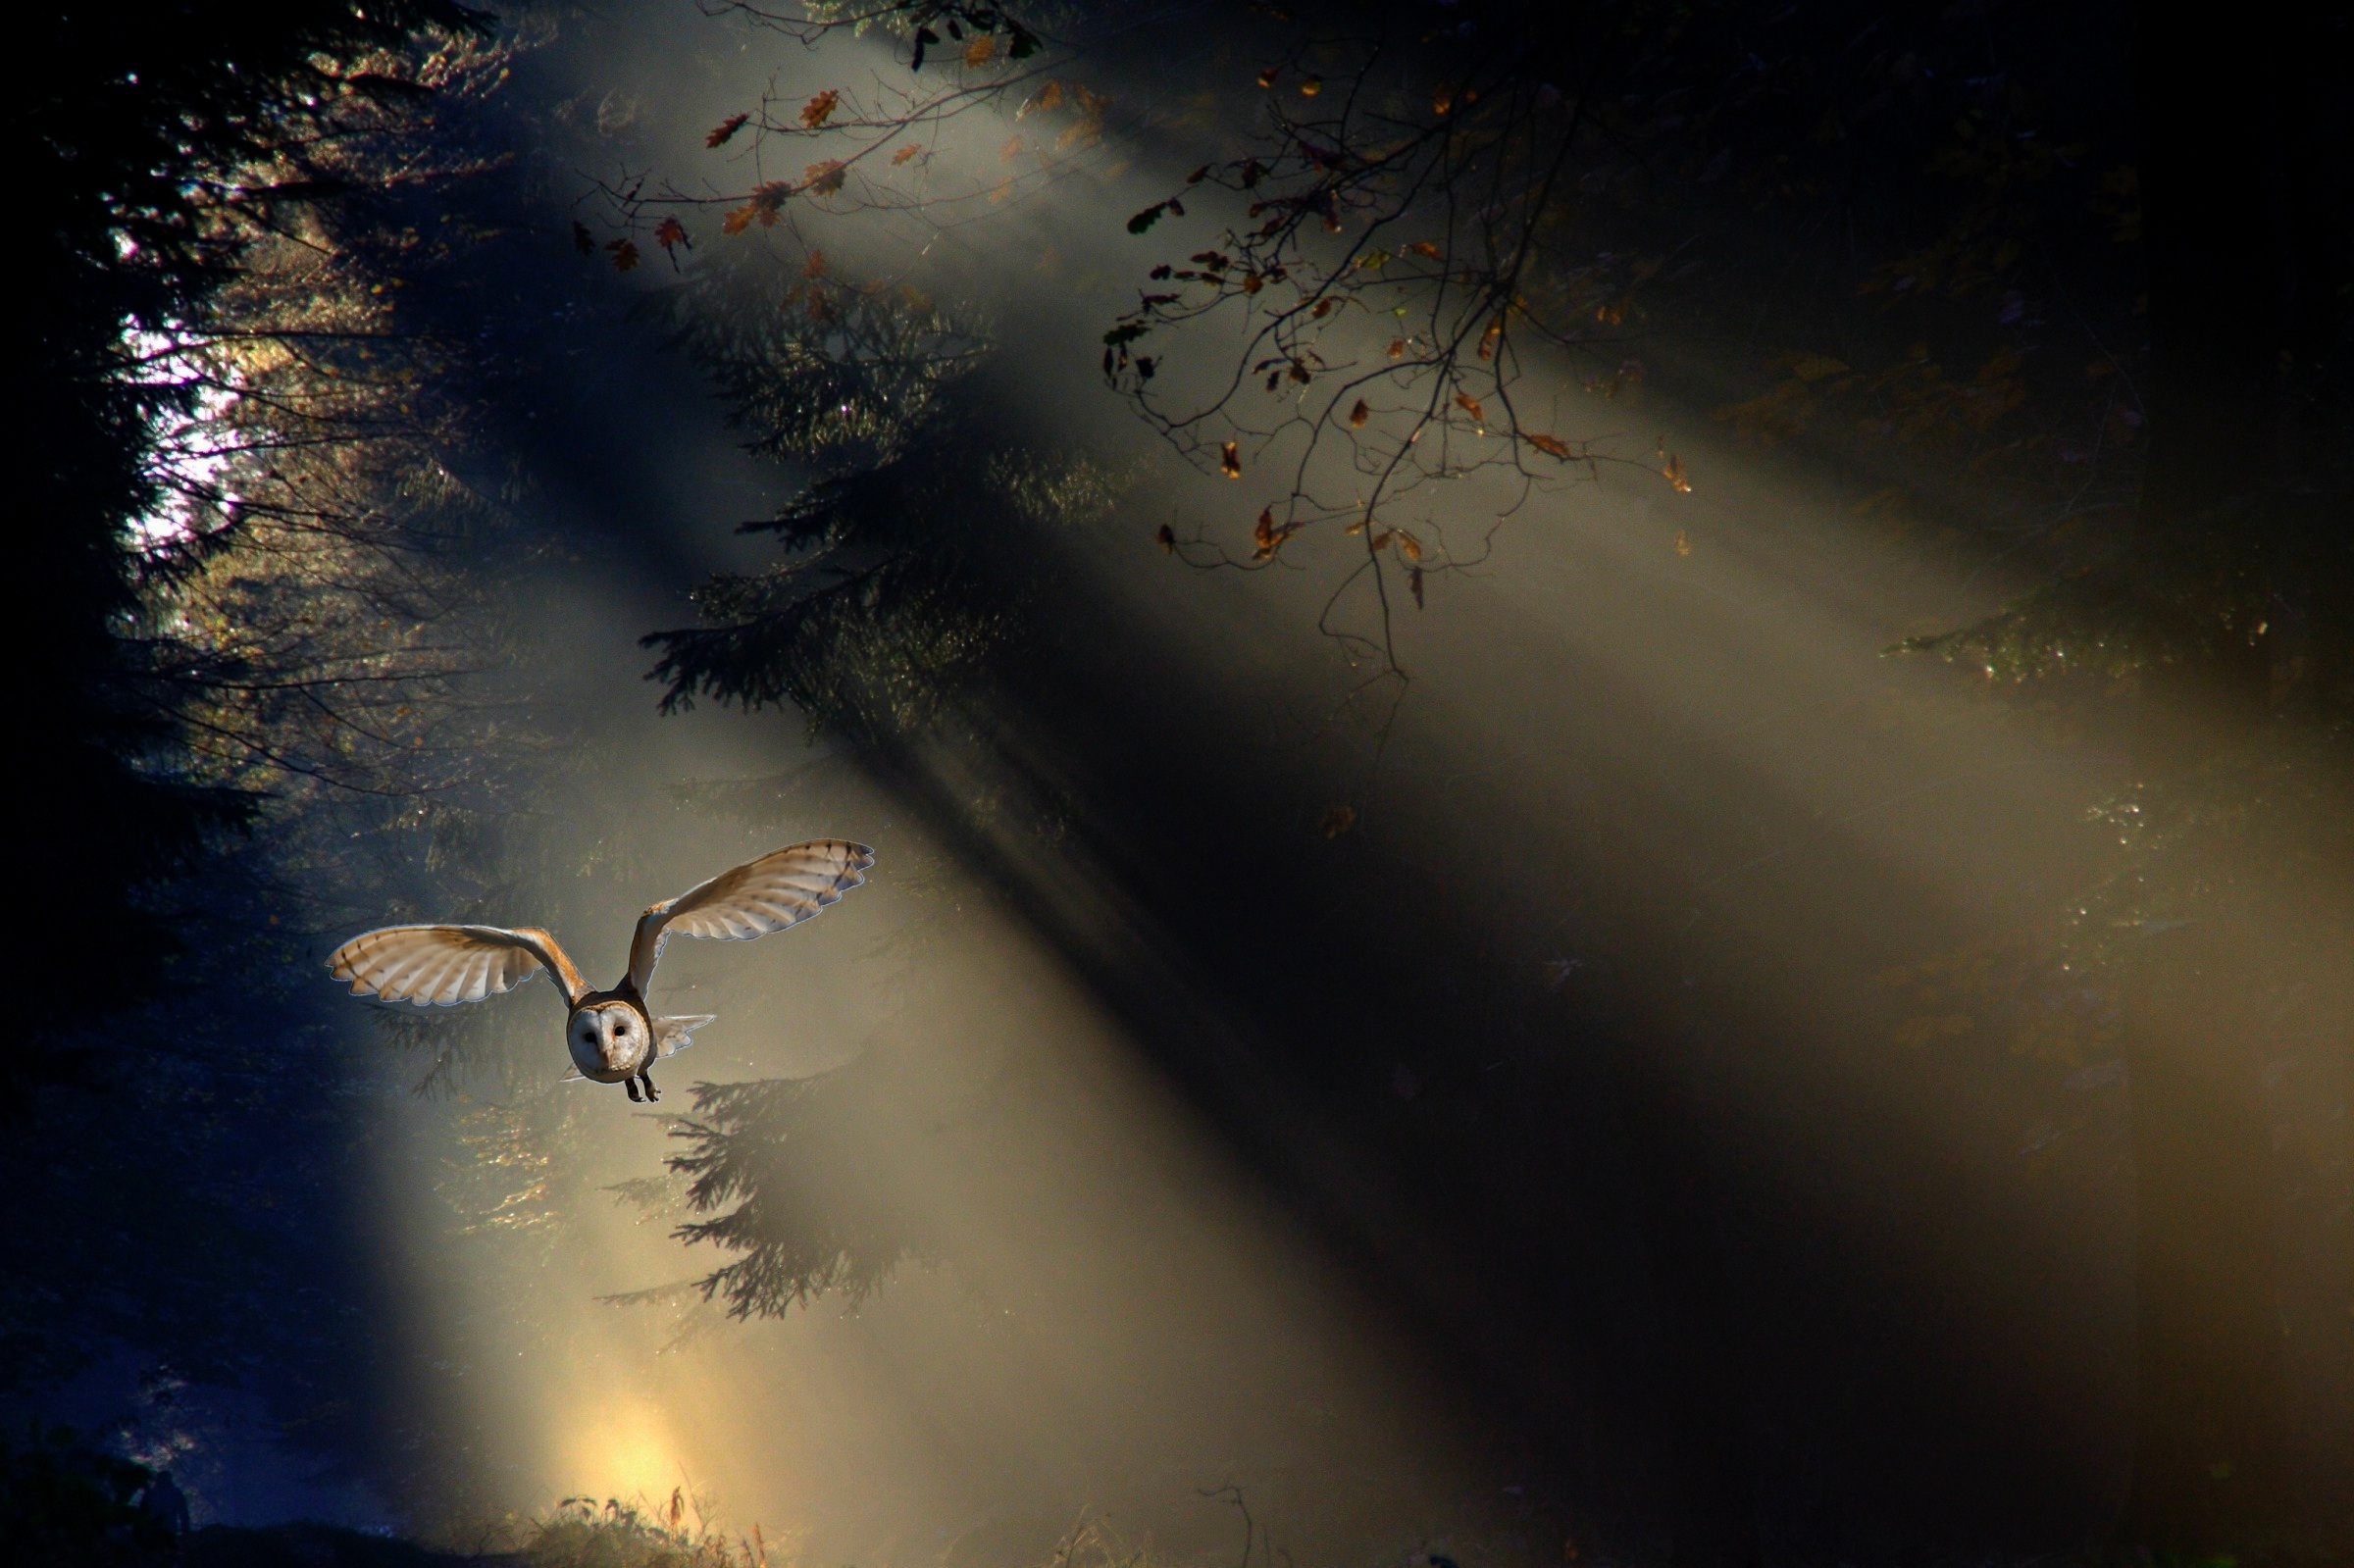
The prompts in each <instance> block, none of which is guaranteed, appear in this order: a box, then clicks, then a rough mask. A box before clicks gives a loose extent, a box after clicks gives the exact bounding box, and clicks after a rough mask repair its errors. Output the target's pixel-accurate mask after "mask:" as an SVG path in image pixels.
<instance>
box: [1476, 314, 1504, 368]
mask: <svg viewBox="0 0 2354 1568" xmlns="http://www.w3.org/2000/svg"><path fill="white" fill-rule="evenodd" d="M1503 335H1504V318H1503V317H1501V316H1499V317H1497V318H1496V319H1495V320H1494V321H1492V322H1490V323H1488V329H1487V330H1486V331H1484V332H1482V333H1480V334H1479V357H1480V358H1481V359H1494V358H1495V357H1496V340H1497V339H1498V338H1500V337H1502V336H1503Z"/></svg>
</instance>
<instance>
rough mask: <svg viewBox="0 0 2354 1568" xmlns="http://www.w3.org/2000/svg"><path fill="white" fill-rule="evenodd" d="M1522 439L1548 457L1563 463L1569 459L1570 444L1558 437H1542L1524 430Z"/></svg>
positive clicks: (1534, 432)
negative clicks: (1560, 460)
mask: <svg viewBox="0 0 2354 1568" xmlns="http://www.w3.org/2000/svg"><path fill="white" fill-rule="evenodd" d="M1520 438H1521V439H1522V440H1524V441H1526V442H1527V443H1528V444H1529V445H1531V446H1533V447H1535V448H1536V449H1537V450H1538V451H1540V452H1542V453H1544V454H1545V455H1546V456H1547V457H1558V458H1561V459H1562V460H1563V461H1566V460H1567V459H1568V456H1569V443H1568V442H1567V441H1564V440H1562V439H1561V437H1560V436H1558V435H1542V434H1539V433H1537V432H1536V431H1533V430H1523V431H1521V433H1520Z"/></svg>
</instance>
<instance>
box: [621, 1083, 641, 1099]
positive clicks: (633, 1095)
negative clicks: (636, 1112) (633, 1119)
mask: <svg viewBox="0 0 2354 1568" xmlns="http://www.w3.org/2000/svg"><path fill="white" fill-rule="evenodd" d="M621 1087H623V1088H626V1089H628V1090H629V1091H630V1099H631V1101H632V1103H635V1102H636V1101H637V1099H638V1098H639V1095H638V1080H636V1079H634V1078H625V1079H623V1080H622V1081H621Z"/></svg>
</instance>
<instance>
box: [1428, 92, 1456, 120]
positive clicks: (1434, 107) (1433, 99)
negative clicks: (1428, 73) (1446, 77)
mask: <svg viewBox="0 0 2354 1568" xmlns="http://www.w3.org/2000/svg"><path fill="white" fill-rule="evenodd" d="M1454 108H1455V89H1454V88H1453V87H1441V88H1439V90H1438V91H1436V92H1434V93H1432V94H1431V95H1430V112H1431V113H1432V114H1434V115H1445V114H1447V113H1448V112H1449V111H1451V110H1453V109H1454Z"/></svg>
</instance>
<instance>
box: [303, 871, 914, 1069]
mask: <svg viewBox="0 0 2354 1568" xmlns="http://www.w3.org/2000/svg"><path fill="white" fill-rule="evenodd" d="M874 863H875V852H874V851H873V850H872V849H869V848H868V847H867V846H866V845H864V844H854V843H851V842H849V841H848V840H847V839H843V838H819V839H815V840H813V841H811V842H809V843H805V844H794V845H793V846H792V847H791V848H788V849H779V850H776V851H774V852H772V853H770V854H765V855H762V856H761V857H760V858H759V859H757V860H751V861H746V862H745V863H744V864H742V865H741V866H738V867H737V868H736V869H735V870H733V871H724V872H722V873H720V874H719V875H718V876H716V877H714V878H712V879H711V880H710V881H709V882H706V883H702V884H700V885H697V886H694V887H691V888H689V889H688V890H687V891H686V892H683V893H681V894H679V896H678V897H676V898H670V899H665V900H664V901H663V902H661V903H658V904H655V905H654V906H652V907H651V908H649V909H648V910H646V912H645V913H644V914H642V915H640V916H639V917H638V932H637V935H636V936H634V937H633V938H632V939H631V941H630V969H629V973H628V974H626V975H624V976H623V977H622V978H621V981H620V984H618V985H616V986H613V987H612V988H611V989H609V990H591V989H589V987H588V982H586V981H584V980H583V979H582V978H581V972H580V970H579V969H577V968H576V967H574V965H573V962H572V960H571V959H570V958H567V957H566V956H565V955H564V949H563V948H562V947H560V946H558V945H557V944H556V939H555V937H553V936H549V935H548V934H547V933H546V932H544V931H541V930H540V929H539V928H538V927H537V926H518V927H516V928H514V929H513V930H508V929H507V928H505V927H500V926H386V927H384V928H383V929H382V930H379V931H371V932H366V933H364V934H362V935H360V936H354V937H353V938H352V939H351V940H349V941H347V942H345V943H344V944H343V945H342V946H340V947H338V948H336V949H335V951H334V953H333V956H332V957H330V958H329V960H328V971H329V973H330V974H332V975H333V977H334V978H335V979H337V980H340V981H348V982H349V983H350V985H351V989H352V994H353V995H355V996H380V997H382V998H384V1000H385V1001H388V1002H409V1003H412V1004H413V1005H415V1006H418V1007H454V1006H456V1005H457V1004H458V1003H460V1002H479V1001H481V1000H482V999H483V998H484V997H486V996H495V995H497V994H498V993H499V992H501V991H504V990H510V989H512V988H513V987H515V986H519V985H521V984H522V983H523V982H525V981H527V980H529V979H531V978H532V976H534V975H535V974H537V973H538V972H539V971H540V970H541V969H545V970H546V971H547V972H548V974H549V975H550V976H552V977H553V978H554V980H555V983H556V984H557V985H558V986H562V987H563V990H564V1004H565V1006H566V1007H568V1008H570V1009H571V1016H570V1017H569V1018H567V1019H566V1020H565V1024H564V1044H565V1048H566V1050H567V1051H568V1052H569V1053H570V1054H571V1056H572V1061H573V1066H574V1068H575V1070H576V1072H575V1076H577V1077H581V1078H587V1079H590V1080H593V1081H594V1082H596V1083H599V1084H622V1085H626V1086H628V1087H629V1091H630V1098H632V1099H638V1098H639V1097H640V1094H639V1087H640V1085H643V1086H644V1090H645V1092H644V1096H643V1097H644V1098H646V1099H648V1100H652V1099H659V1098H660V1097H661V1096H660V1095H659V1094H658V1093H656V1092H655V1089H654V1080H653V1076H652V1073H651V1071H650V1069H651V1068H652V1066H653V1064H654V1063H655V1062H656V1061H657V1060H659V1059H660V1058H662V1057H665V1056H672V1055H676V1054H677V1053H678V1052H680V1051H682V1050H684V1049H686V1048H687V1046H688V1044H689V1043H690V1042H691V1036H692V1035H693V1033H694V1031H695V1030H697V1029H700V1028H701V1027H702V1026H703V1025H705V1024H708V1023H710V1022H711V1018H712V1015H710V1014H707V1013H705V1014H694V1015H691V1016H685V1017H675V1018H656V1017H655V1016H654V1015H653V1014H652V1012H651V1011H649V1010H648V1009H647V1007H646V1005H645V994H646V988H647V986H650V985H651V984H652V982H653V978H654V965H655V963H656V962H658V961H659V960H660V959H661V957H662V944H663V943H664V942H666V941H668V940H669V939H670V934H671V933H672V932H674V931H676V932H681V933H684V934H685V935H687V936H702V937H707V938H710V939H712V940H715V941H743V940H747V939H749V938H751V937H753V936H766V935H768V933H770V932H772V931H783V930H785V929H786V928H787V927H788V926H797V925H799V924H800V923H801V922H802V921H804V920H807V919H808V918H809V917H810V916H812V915H814V914H816V913H817V912H818V911H819V910H821V909H823V908H825V907H826V906H827V905H828V904H831V903H834V902H836V901H837V900H839V899H840V898H841V897H842V895H843V894H844V893H845V892H847V891H848V890H849V889H851V888H852V887H855V886H857V885H859V884H861V883H863V882H865V881H866V876H865V873H866V869H867V868H868V867H869V866H872V865H873V864H874Z"/></svg>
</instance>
